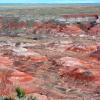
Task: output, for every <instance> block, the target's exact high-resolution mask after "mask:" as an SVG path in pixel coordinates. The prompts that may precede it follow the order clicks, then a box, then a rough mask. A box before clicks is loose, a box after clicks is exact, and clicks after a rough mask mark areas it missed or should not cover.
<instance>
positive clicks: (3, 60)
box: [0, 15, 100, 100]
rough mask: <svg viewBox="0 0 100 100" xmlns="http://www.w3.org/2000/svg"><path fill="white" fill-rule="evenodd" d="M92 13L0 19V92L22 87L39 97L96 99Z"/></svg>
mask: <svg viewBox="0 0 100 100" xmlns="http://www.w3.org/2000/svg"><path fill="white" fill-rule="evenodd" d="M91 16H92V17H93V19H94V20H88V21H81V22H79V19H73V20H75V21H77V20H78V21H77V22H74V23H71V22H70V23H68V20H67V22H66V21H61V20H58V19H57V20H49V21H45V22H42V21H39V20H38V21H37V20H36V21H35V22H34V23H32V27H29V26H27V23H26V22H20V23H18V22H14V23H13V22H9V23H8V22H6V24H4V22H2V21H3V20H1V21H0V33H1V37H0V95H1V96H4V95H11V96H12V95H13V96H15V95H16V93H15V92H14V91H15V89H16V87H22V88H23V89H24V90H25V92H26V94H27V95H30V94H32V95H34V96H36V98H37V100H99V99H100V24H99V17H97V15H91ZM91 16H90V15H84V16H83V15H80V16H79V17H78V18H80V19H81V20H82V18H84V17H85V18H87V17H89V18H90V17H91ZM67 17H68V16H67ZM71 17H73V16H70V17H69V18H71ZM74 18H77V17H76V15H75V16H74ZM89 18H88V19H89ZM1 19H2V18H1ZM90 19H91V18H90ZM64 20H65V19H64ZM70 20H71V21H72V19H70ZM4 29H7V31H6V30H4ZM16 29H23V30H24V31H23V32H21V31H22V30H21V31H18V30H17V32H18V33H16ZM7 32H8V34H7ZM11 34H13V35H11ZM15 34H17V35H16V36H15ZM12 36H13V37H12Z"/></svg>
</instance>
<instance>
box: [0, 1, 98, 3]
mask: <svg viewBox="0 0 100 100" xmlns="http://www.w3.org/2000/svg"><path fill="white" fill-rule="evenodd" d="M98 2H99V3H100V0H0V3H98Z"/></svg>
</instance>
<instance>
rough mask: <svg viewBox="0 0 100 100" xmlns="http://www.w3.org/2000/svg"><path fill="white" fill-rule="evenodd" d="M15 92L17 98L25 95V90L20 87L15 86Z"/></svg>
mask: <svg viewBox="0 0 100 100" xmlns="http://www.w3.org/2000/svg"><path fill="white" fill-rule="evenodd" d="M16 92H17V96H18V97H19V98H23V97H24V96H25V91H24V90H23V89H22V88H20V87H17V88H16Z"/></svg>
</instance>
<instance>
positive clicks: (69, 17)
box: [61, 14, 100, 23]
mask: <svg viewBox="0 0 100 100" xmlns="http://www.w3.org/2000/svg"><path fill="white" fill-rule="evenodd" d="M99 16H100V15H99V14H66V15H61V17H62V18H64V19H66V22H67V23H76V22H94V21H96V20H97V19H99ZM97 22H100V19H99V20H98V21H97Z"/></svg>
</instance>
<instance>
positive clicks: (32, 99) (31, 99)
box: [0, 87, 36, 100]
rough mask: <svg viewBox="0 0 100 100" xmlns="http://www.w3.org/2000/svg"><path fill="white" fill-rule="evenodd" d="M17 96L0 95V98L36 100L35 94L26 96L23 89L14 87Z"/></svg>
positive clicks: (2, 99) (1, 99) (3, 99)
mask: <svg viewBox="0 0 100 100" xmlns="http://www.w3.org/2000/svg"><path fill="white" fill-rule="evenodd" d="M16 93H17V96H15V98H14V97H11V96H1V97H0V100H36V97H35V96H32V95H31V96H26V94H25V91H24V89H22V88H20V87H17V88H16Z"/></svg>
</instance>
